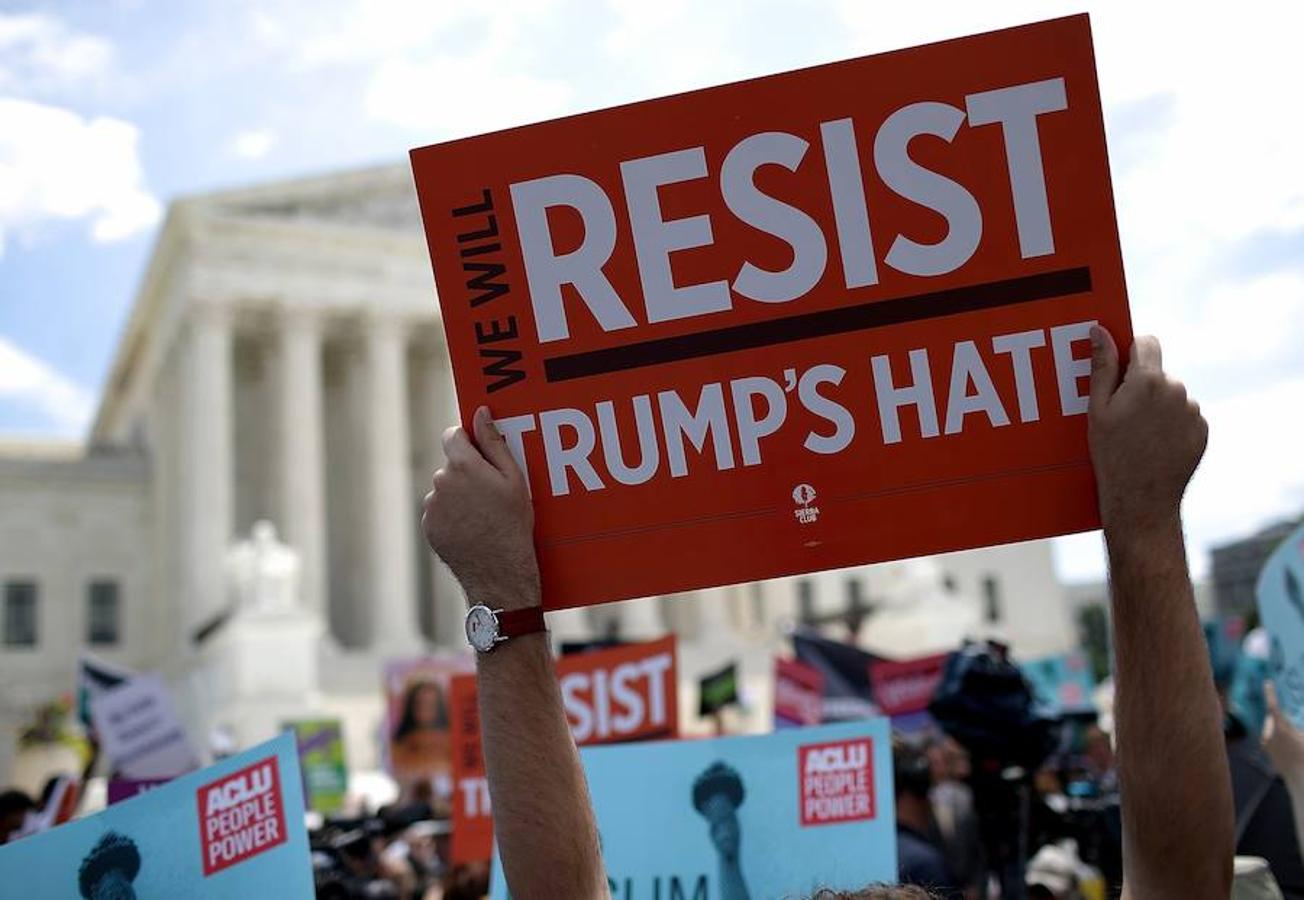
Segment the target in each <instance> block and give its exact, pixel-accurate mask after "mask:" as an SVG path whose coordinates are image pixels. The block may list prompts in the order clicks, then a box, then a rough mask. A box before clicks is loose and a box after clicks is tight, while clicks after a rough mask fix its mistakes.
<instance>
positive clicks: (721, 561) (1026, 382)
mask: <svg viewBox="0 0 1304 900" xmlns="http://www.w3.org/2000/svg"><path fill="white" fill-rule="evenodd" d="M412 166H413V173H414V176H415V179H416V186H417V191H418V194H419V197H420V203H421V211H422V217H423V220H424V223H425V229H426V237H427V241H428V244H429V247H430V252H431V259H432V262H433V265H434V271H435V279H436V282H437V285H438V289H439V302H440V307H441V310H442V314H443V320H444V328H445V333H446V335H447V339H448V346H449V352H450V355H451V358H452V363H453V373H454V377H455V379H456V383H457V393H458V400H459V404H460V407H461V413H462V417H463V421H464V422H470V418H471V415H472V414H473V412H474V410H475V408H476V407H478V406H479V405H481V404H488V405H489V407H490V409H491V410H492V412H493V414H494V416H495V419H496V421H497V424H498V427H499V429H500V430H501V431H502V433H503V435H504V436H505V438H506V440H507V442H508V444H509V446H510V447H511V449H512V452H513V453H514V454H515V456H516V458H517V461H518V462H519V463H520V464H521V465H522V466H523V467H524V469H525V471H526V473H527V475H528V478H529V482H530V486H531V491H532V494H533V498H534V508H535V516H536V527H537V531H536V537H537V542H538V545H539V551H540V566H541V570H542V575H543V586H544V591H543V596H544V598H545V603H546V604H547V605H548V606H549V607H550V608H555V607H561V606H578V605H584V604H589V603H596V602H603V601H608V600H616V599H621V598H626V597H637V596H647V595H655V594H671V593H674V592H677V591H684V590H689V589H692V588H697V587H702V586H707V585H718V584H732V583H736V582H742V581H750V580H755V579H761V578H768V577H773V576H780V575H786V574H792V573H796V572H803V571H812V570H817V569H828V568H835V567H841V566H848V565H853V564H860V563H866V562H873V561H879V560H886V559H894V558H901V557H909V556H917V555H921V554H928V553H936V552H939V551H946V550H955V549H959V548H968V547H975V546H982V545H988V544H996V543H1003V542H1008V541H1016V540H1025V539H1030V538H1037V537H1044V536H1047V535H1054V534H1062V533H1068V532H1073V531H1082V530H1087V529H1091V528H1095V527H1097V526H1098V525H1099V519H1098V512H1097V509H1096V500H1095V491H1094V487H1093V476H1092V471H1091V467H1090V463H1089V459H1088V455H1087V443H1086V418H1085V412H1086V408H1087V399H1086V392H1087V376H1088V373H1089V370H1090V361H1089V353H1090V350H1089V345H1088V341H1087V335H1088V331H1089V328H1090V326H1091V324H1092V323H1093V322H1100V323H1102V324H1104V325H1105V326H1106V327H1108V328H1109V329H1110V330H1111V331H1112V332H1113V334H1114V335H1115V337H1116V338H1117V339H1118V340H1119V342H1120V344H1121V346H1122V349H1123V350H1124V352H1126V350H1127V348H1128V346H1129V345H1130V340H1131V338H1130V324H1129V316H1128V308H1127V299H1126V291H1125V287H1124V280H1123V266H1122V260H1121V257H1120V252H1119V244H1118V234H1117V227H1116V224H1115V220H1114V208H1113V198H1112V191H1111V187H1110V180H1109V169H1108V160H1107V156H1106V150H1105V137H1104V129H1103V125H1102V119H1101V109H1100V98H1099V92H1098V88H1097V84H1096V73H1095V63H1094V60H1093V53H1092V43H1091V31H1090V27H1089V24H1088V20H1087V17H1086V16H1076V17H1072V18H1066V19H1059V20H1054V21H1049V22H1042V23H1039V24H1035V25H1028V26H1025V27H1020V28H1012V29H1009V30H1006V31H998V32H993V33H990V34H983V35H978V36H974V37H968V38H962V39H960V40H954V41H947V42H944V43H939V44H931V45H928V46H923V47H916V48H914V49H910V50H903V51H899V52H895V53H885V54H881V55H878V56H871V57H865V58H862V59H853V60H849V61H846V62H840V63H834V64H831V65H825V66H819V67H816V68H811V69H804V70H800V71H796V72H790V73H788V74H784V75H775V76H772V77H768V78H761V79H757V80H753V81H744V82H739V83H736V84H730V85H725V86H723V87H716V88H711V89H708V90H702V91H696V92H692V93H688V94H681V95H678V96H674V97H666V98H663V99H659V100H651V101H648V102H644V103H636V104H633V105H629V106H622V107H617V108H613V109H607V110H603V111H600V112H594V113H588V114H585V115H580V116H573V117H570V118H564V119H558V120H555V121H550V122H543V123H541V124H537V125H531V126H527V127H523V128H516V129H511V130H508V131H501V132H497V133H493V134H488V135H482V136H479V137H472V138H467V139H464V140H457V141H452V142H449V143H445V144H438V145H434V146H430V147H424V148H421V149H417V150H414V151H413V152H412ZM667 560H673V561H674V564H673V565H666V564H665V562H666V561H667Z"/></svg>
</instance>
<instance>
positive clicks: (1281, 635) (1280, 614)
mask: <svg viewBox="0 0 1304 900" xmlns="http://www.w3.org/2000/svg"><path fill="white" fill-rule="evenodd" d="M1254 593H1255V599H1256V600H1257V602H1258V607H1259V619H1260V620H1261V621H1262V622H1263V627H1264V628H1265V629H1266V630H1267V632H1268V635H1269V637H1270V638H1271V642H1272V643H1271V651H1270V656H1269V659H1270V666H1271V671H1272V678H1273V682H1274V684H1275V685H1276V688H1277V697H1278V699H1279V700H1280V701H1281V705H1282V708H1283V709H1285V710H1286V712H1287V714H1288V715H1289V716H1290V718H1291V720H1292V721H1293V722H1294V723H1295V725H1296V727H1299V728H1304V526H1300V527H1299V528H1297V529H1295V530H1294V531H1293V532H1292V533H1291V534H1290V535H1289V536H1288V537H1287V538H1286V539H1285V540H1284V541H1282V542H1281V544H1280V545H1279V546H1278V547H1277V549H1276V550H1274V551H1273V552H1272V555H1271V556H1269V557H1268V559H1267V561H1266V562H1264V564H1263V568H1262V569H1261V570H1260V571H1259V580H1258V583H1257V584H1256V585H1255V589H1254Z"/></svg>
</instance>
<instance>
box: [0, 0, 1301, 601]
mask: <svg viewBox="0 0 1304 900" xmlns="http://www.w3.org/2000/svg"><path fill="white" fill-rule="evenodd" d="M1085 6H1086V8H1087V9H1088V10H1089V11H1091V13H1092V19H1093V28H1094V30H1095V39H1096V46H1097V57H1098V64H1099V67H1100V75H1101V89H1102V94H1103V97H1104V101H1105V110H1106V121H1107V127H1108V131H1109V141H1110V149H1111V158H1112V165H1113V174H1114V186H1115V195H1116V198H1117V201H1118V208H1119V221H1120V230H1121V233H1122V236H1123V244H1124V255H1125V259H1126V263H1127V269H1128V279H1129V285H1130V292H1131V295H1132V304H1133V314H1134V318H1135V320H1136V324H1137V327H1138V329H1139V330H1142V331H1153V332H1155V333H1157V334H1159V335H1160V336H1161V338H1163V339H1164V341H1165V345H1166V361H1167V364H1168V367H1169V369H1170V370H1171V371H1173V372H1174V373H1175V374H1177V375H1178V376H1179V377H1181V378H1183V379H1184V380H1186V381H1187V382H1188V384H1189V385H1190V387H1191V389H1192V393H1193V394H1194V395H1195V396H1196V397H1198V398H1199V399H1200V400H1201V402H1202V403H1203V405H1204V409H1205V410H1206V414H1207V416H1208V417H1209V419H1210V423H1211V426H1212V434H1213V436H1212V440H1211V446H1210V451H1209V455H1208V457H1207V459H1206V462H1205V465H1204V466H1203V468H1202V470H1201V473H1200V475H1199V476H1198V477H1197V480H1196V483H1195V484H1194V485H1193V487H1192V491H1191V494H1190V498H1189V501H1188V504H1187V521H1188V526H1189V530H1190V532H1191V538H1192V543H1193V545H1194V547H1193V549H1194V550H1195V551H1196V560H1197V565H1200V564H1202V558H1203V550H1204V549H1205V548H1206V547H1207V546H1208V545H1209V544H1210V543H1214V542H1217V541H1218V540H1221V539H1225V538H1227V537H1233V536H1236V535H1238V534H1240V533H1243V532H1244V531H1246V530H1248V529H1251V528H1254V527H1256V526H1258V525H1260V524H1262V523H1263V522H1264V521H1266V520H1268V519H1271V518H1272V517H1274V516H1280V515H1283V514H1287V513H1291V512H1295V511H1298V510H1299V509H1300V508H1301V507H1304V454H1301V452H1300V448H1301V446H1304V415H1301V411H1304V342H1302V341H1301V335H1304V167H1301V166H1300V165H1299V158H1300V154H1301V148H1304V122H1302V121H1301V118H1300V117H1299V116H1298V115H1297V114H1296V112H1295V111H1296V110H1297V109H1298V97H1297V95H1296V94H1295V91H1296V90H1297V88H1298V84H1299V75H1298V73H1299V61H1298V49H1297V47H1295V46H1294V41H1295V40H1296V37H1297V35H1298V34H1299V33H1300V32H1301V29H1304V13H1301V12H1300V7H1299V4H1297V3H1286V2H1282V3H1263V2H1258V3H1256V2H1247V3H1239V4H1237V5H1236V7H1235V10H1234V15H1226V14H1225V15H1224V16H1223V17H1221V18H1216V19H1214V18H1200V17H1198V16H1196V17H1193V16H1192V14H1191V12H1190V7H1189V6H1187V5H1181V4H1166V3H1158V2H1148V3H1145V4H1141V3H1135V2H1131V0H1124V2H1111V3H1088V4H1085ZM1082 8H1083V4H1081V3H1075V4H1067V3H1061V2H1040V3H1038V2H1019V0H1015V2H1006V3H1002V4H974V3H972V2H925V0H920V2H917V3H912V4H888V3H884V2H865V0H820V2H816V0H809V2H786V3H780V2H773V0H761V2H740V0H737V2H736V0H713V2H711V3H701V2H691V0H655V2H649V0H589V2H568V0H556V2H542V0H495V2H493V3H461V2H448V0H420V2H417V0H311V2H309V0H268V2H245V0H223V2H204V0H200V2H185V3H177V2H149V0H65V2H60V3H48V4H42V3H31V4H24V3H14V2H11V0H0V434H19V435H25V436H65V437H67V436H71V437H76V436H79V435H81V434H83V433H84V431H85V427H86V423H87V422H88V421H89V418H90V416H91V415H92V414H93V411H94V406H95V403H96V399H97V397H98V395H99V391H100V387H101V383H102V381H103V379H104V377H105V373H106V371H107V368H108V365H109V363H110V360H111V357H112V354H113V351H114V348H115V346H116V343H117V338H118V335H119V334H120V331H121V328H122V325H123V323H124V321H125V319H126V315H127V313H128V311H129V308H130V304H131V302H132V299H133V297H134V292H135V290H136V287H137V284H138V282H139V279H140V277H141V273H142V270H143V268H144V265H145V263H146V261H147V259H148V255H149V252H150V249H151V245H152V240H153V236H154V233H155V230H156V227H157V224H158V222H159V221H160V217H161V215H162V213H163V211H164V210H165V208H166V205H167V203H168V202H169V201H170V200H171V199H173V198H175V197H177V196H178V195H184V194H189V193H195V192H202V191H207V190H212V189H216V188H221V187H229V186H235V185H243V184H249V183H256V182H259V181H264V180H269V179H276V178H281V177H288V176H296V175H304V174H311V173H316V172H322V171H330V170H332V169H337V168H343V167H348V166H355V165H365V164H370V163H376V162H392V161H399V160H401V159H403V157H404V155H405V153H406V151H407V150H408V149H409V148H410V147H412V146H416V145H419V144H424V143H430V142H432V141H435V140H439V139H442V138H447V137H452V136H457V135H464V134H472V133H475V132H478V131H483V130H486V129H489V128H495V127H501V126H505V125H510V124H518V123H522V122H528V121H532V120H536V119H541V118H547V117H551V116H554V115H559V114H563V113H568V112H575V111H580V110H584V109H591V108H596V107H600V106H605V105H609V104H612V103H618V102H624V101H629V100H637V99H641V98H645V97H650V96H656V95H660V94H665V93H670V92H673V91H677V90H683V89H687V88H693V87H701V86H705V85H709V84H713V83H718V82H721V81H727V80H732V79H736V78H741V77H747V76H752V75H760V74H765V73H769V72H775V71H781V70H784V69H788V68H792V67H795V66H800V65H809V64H814V63H819V62H826V61H830V60H833V59H839V58H845V57H847V56H854V55H859V54H863V53H869V52H875V51H878V50H885V49H892V48H896V47H902V46H909V45H910V44H914V43H919V42H922V41H927V40H935V39H939V38H945V37H953V36H956V35H960V34H964V33H969V32H973V31H979V30H984V29H988V28H995V27H1001V26H1004V25H1012V24H1018V23H1021V22H1026V21H1033V20H1036V19H1040V18H1048V17H1051V16H1055V15H1061V14H1067V13H1071V12H1078V11H1081V9H1082ZM1059 558H1060V562H1061V564H1062V566H1063V568H1064V570H1065V571H1066V572H1067V573H1069V574H1071V575H1076V576H1082V575H1089V574H1092V573H1094V572H1098V571H1099V570H1100V559H1099V550H1098V542H1097V539H1096V538H1094V537H1090V536H1089V537H1084V538H1076V539H1070V540H1066V541H1063V542H1061V544H1060V547H1059Z"/></svg>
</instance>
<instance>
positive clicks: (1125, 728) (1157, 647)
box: [1106, 513, 1234, 900]
mask: <svg viewBox="0 0 1304 900" xmlns="http://www.w3.org/2000/svg"><path fill="white" fill-rule="evenodd" d="M1106 543H1107V545H1108V550H1109V562H1110V578H1111V588H1112V590H1111V596H1112V607H1113V622H1114V651H1115V661H1116V672H1115V703H1114V716H1115V722H1116V728H1117V737H1118V757H1117V758H1118V770H1119V779H1120V787H1121V794H1122V806H1123V831H1124V859H1125V865H1126V872H1127V875H1126V877H1127V883H1128V895H1129V896H1130V897H1131V898H1132V900H1148V898H1152V897H1153V898H1166V897H1191V898H1199V897H1210V898H1212V897H1218V898H1219V900H1223V898H1226V897H1227V895H1228V891H1229V889H1230V884H1231V865H1232V856H1233V853H1234V838H1233V822H1234V812H1233V807H1232V796H1231V782H1230V775H1229V773H1228V767H1227V756H1226V749H1225V746H1224V744H1223V736H1222V723H1221V712H1220V710H1219V706H1218V700H1217V694H1216V693H1215V691H1214V685H1213V675H1212V673H1211V671H1210V668H1209V658H1208V653H1207V651H1206V650H1205V644H1204V637H1203V634H1202V631H1201V628H1200V623H1199V619H1198V618H1197V615H1196V611H1195V601H1194V595H1193V591H1192V589H1191V581H1190V576H1189V574H1188V572H1187V566H1186V551H1185V547H1184V544H1183V540H1182V527H1181V520H1180V518H1179V517H1178V516H1177V514H1176V513H1174V514H1172V515H1171V516H1170V517H1166V518H1163V519H1160V520H1158V521H1154V522H1150V523H1147V524H1146V525H1144V526H1138V527H1125V528H1113V529H1111V528H1109V527H1108V526H1107V527H1106Z"/></svg>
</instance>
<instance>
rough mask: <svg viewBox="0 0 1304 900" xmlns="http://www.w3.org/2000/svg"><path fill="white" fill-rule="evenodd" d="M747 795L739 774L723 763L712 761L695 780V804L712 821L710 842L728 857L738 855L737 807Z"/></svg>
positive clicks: (740, 830) (710, 822) (732, 857)
mask: <svg viewBox="0 0 1304 900" xmlns="http://www.w3.org/2000/svg"><path fill="white" fill-rule="evenodd" d="M745 796H746V795H745V793H744V791H743V781H742V779H741V778H739V777H738V773H737V772H735V771H734V770H733V769H732V768H730V767H729V766H727V765H726V764H724V763H722V762H716V763H712V764H711V765H710V766H708V767H707V769H706V771H704V772H703V773H702V774H701V775H698V776H697V780H696V781H694V782H693V806H694V808H696V809H697V811H698V812H699V813H701V814H702V817H703V818H705V819H706V821H707V822H708V823H709V824H710V833H711V843H713V844H714V845H715V849H716V851H717V852H719V853H720V855H721V856H723V857H724V858H725V859H730V860H732V859H737V858H738V849H739V844H740V843H741V840H742V829H741V827H740V826H739V824H738V807H740V806H742V805H743V798H744V797H745Z"/></svg>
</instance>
